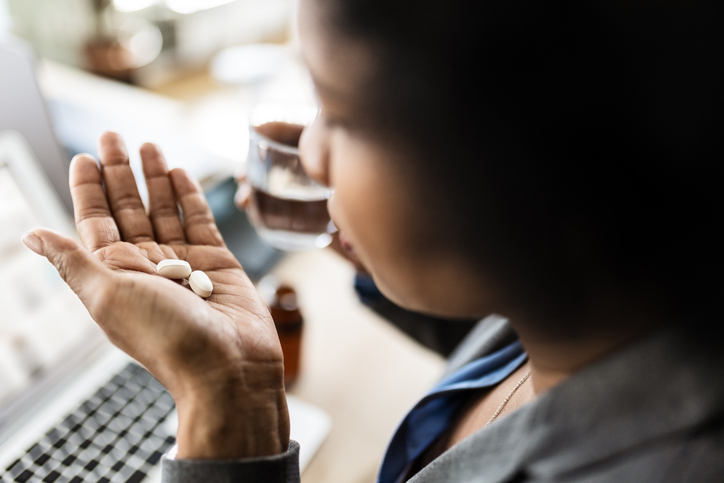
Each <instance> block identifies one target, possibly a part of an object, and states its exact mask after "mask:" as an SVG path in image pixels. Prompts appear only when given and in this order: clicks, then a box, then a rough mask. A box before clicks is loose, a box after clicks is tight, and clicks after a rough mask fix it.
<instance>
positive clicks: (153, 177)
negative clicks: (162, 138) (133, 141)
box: [141, 143, 186, 245]
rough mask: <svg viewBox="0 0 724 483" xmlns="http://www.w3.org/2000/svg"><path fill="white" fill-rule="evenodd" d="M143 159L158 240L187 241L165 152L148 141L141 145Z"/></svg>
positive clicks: (162, 241) (176, 242)
mask: <svg viewBox="0 0 724 483" xmlns="http://www.w3.org/2000/svg"><path fill="white" fill-rule="evenodd" d="M141 162H142V164H143V176H144V177H145V178H146V186H147V187H148V203H149V216H150V217H151V223H152V224H153V230H154V233H155V235H156V241H157V242H158V243H165V244H177V245H180V244H184V243H186V236H185V235H184V229H183V225H182V224H181V217H180V216H179V212H178V206H177V205H176V198H175V197H174V193H173V185H172V184H171V179H170V178H169V177H168V167H167V166H166V160H165V159H164V157H163V153H162V152H161V150H160V149H159V148H158V146H156V145H155V144H151V143H146V144H144V145H143V146H141Z"/></svg>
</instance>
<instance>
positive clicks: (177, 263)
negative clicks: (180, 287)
mask: <svg viewBox="0 0 724 483" xmlns="http://www.w3.org/2000/svg"><path fill="white" fill-rule="evenodd" d="M156 272H158V274H159V275H161V276H162V277H166V278H171V279H174V280H180V279H183V278H186V277H188V276H189V275H191V265H189V263H188V262H185V261H183V260H173V259H169V260H161V261H160V262H159V263H158V265H156Z"/></svg>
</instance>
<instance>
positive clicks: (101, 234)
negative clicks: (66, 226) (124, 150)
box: [70, 154, 121, 252]
mask: <svg viewBox="0 0 724 483" xmlns="http://www.w3.org/2000/svg"><path fill="white" fill-rule="evenodd" d="M70 194H71V196H72V197H73V210H74V212H75V225H76V227H77V229H78V235H79V236H80V240H81V242H82V243H83V245H84V246H85V247H86V248H88V250H90V251H92V252H95V251H97V250H99V249H101V248H105V247H107V246H108V245H110V244H112V243H115V242H118V241H120V240H121V234H120V232H119V231H118V226H117V225H116V221H115V220H114V219H113V215H112V214H111V209H110V207H109V206H108V200H107V199H106V193H105V191H104V190H103V180H102V178H101V172H100V170H99V169H98V164H96V161H95V160H94V159H93V158H92V157H91V156H90V155H86V154H79V155H78V156H76V157H74V158H73V161H71V162H70Z"/></svg>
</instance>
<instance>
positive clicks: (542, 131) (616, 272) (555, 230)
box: [318, 0, 724, 330]
mask: <svg viewBox="0 0 724 483" xmlns="http://www.w3.org/2000/svg"><path fill="white" fill-rule="evenodd" d="M318 1H319V2H323V3H324V4H325V7H326V11H328V12H330V14H329V15H330V16H329V19H328V21H329V26H330V28H331V29H336V31H337V34H341V35H342V36H344V37H346V38H348V39H350V40H353V41H360V42H361V43H362V44H363V45H367V46H369V49H370V51H371V53H372V55H373V58H374V59H375V61H376V65H375V68H374V75H373V76H372V77H371V80H370V81H369V82H368V83H367V85H366V86H365V88H364V89H362V91H361V92H362V95H364V96H365V103H366V106H367V111H368V112H367V113H366V114H367V115H368V116H369V118H370V119H371V120H372V121H373V122H372V123H371V125H375V126H377V129H378V130H379V132H380V133H394V135H395V136H396V139H395V141H396V142H399V143H402V144H404V145H406V146H408V147H409V148H410V149H412V150H413V152H415V153H416V154H417V155H416V156H412V157H411V163H415V166H414V169H412V170H411V171H414V172H419V173H421V176H422V179H424V180H426V181H423V183H422V186H423V188H422V189H424V190H427V191H428V192H429V193H437V194H438V196H435V197H434V199H431V203H430V207H428V208H429V210H430V211H431V212H432V213H433V215H435V214H438V215H439V216H437V218H435V217H433V219H435V220H436V221H437V223H438V226H439V231H440V232H441V233H446V234H449V236H450V237H453V238H455V239H456V242H457V246H459V247H460V249H461V250H465V251H467V252H468V254H469V256H470V257H471V259H473V260H478V262H479V264H480V267H481V269H485V270H489V271H490V272H491V273H493V274H495V276H496V277H497V278H498V282H499V283H502V284H504V285H505V286H506V287H508V288H511V289H512V288H514V289H515V290H517V291H518V293H520V294H521V295H524V296H526V297H528V299H530V300H536V301H537V302H536V303H538V304H539V305H540V306H541V307H543V306H545V307H548V308H550V309H551V310H552V311H555V310H557V309H558V308H561V307H574V306H575V305H576V304H585V297H586V293H587V290H589V289H590V288H591V284H595V283H599V282H600V280H602V279H603V280H606V281H607V282H610V283H612V284H614V285H615V286H617V287H621V288H622V289H623V290H630V291H632V292H635V293H637V294H643V295H645V296H651V299H652V300H655V301H656V302H657V303H662V304H664V305H665V309H666V310H668V311H669V313H670V314H673V315H674V316H675V317H677V318H680V319H681V320H684V321H687V322H690V323H691V324H695V325H696V327H699V328H705V327H706V326H707V324H718V323H719V320H720V319H721V317H722V310H721V307H722V300H724V297H722V295H721V289H722V285H723V284H722V282H721V281H720V273H719V272H720V267H721V263H720V259H721V256H720V255H719V251H718V250H719V246H718V245H719V243H718V242H719V238H718V236H717V235H716V234H715V233H716V232H718V230H716V229H715V227H716V226H717V225H719V224H720V223H721V222H722V188H721V187H722V173H723V171H724V170H723V169H722V164H723V161H724V156H723V155H722V147H721V146H722V144H723V143H724V132H722V125H723V123H722V114H724V111H723V109H722V107H723V105H722V92H723V91H724V79H723V78H722V72H724V69H723V67H724V66H723V65H722V64H723V63H724V49H723V47H724V38H723V37H724V16H723V15H722V11H723V10H724V2H721V1H711V2H704V1H686V2H685V1H666V0H664V1H651V0H648V1H644V0H613V1H610V0H605V1H604V0H594V1H585V2H574V1H542V0H527V1H526V0H523V1H520V0H518V1H516V0H512V1H511V0H473V1H469V0H446V1H440V0H415V1H409V0H318ZM441 203H442V204H444V206H443V208H441V209H439V210H438V211H436V206H440V204H441ZM425 216H427V215H425ZM445 236H448V235H445ZM697 330H700V329H697Z"/></svg>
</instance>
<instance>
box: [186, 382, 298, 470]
mask: <svg viewBox="0 0 724 483" xmlns="http://www.w3.org/2000/svg"><path fill="white" fill-rule="evenodd" d="M273 372H275V373H276V372H279V374H278V376H277V377H271V378H269V379H264V378H260V377H259V374H258V372H257V371H255V372H254V378H253V379H254V380H257V381H258V380H266V381H272V384H262V385H259V386H257V387H252V385H250V382H253V381H249V380H248V379H245V378H244V377H239V376H238V375H232V376H230V377H229V378H228V379H227V380H226V381H224V383H223V384H218V382H217V383H215V384H212V385H210V386H209V385H205V386H204V387H203V388H201V389H195V390H193V391H188V392H186V394H184V395H183V397H180V398H178V399H177V401H176V407H177V411H178V418H179V429H178V434H177V444H178V455H177V458H178V459H241V458H251V457H258V456H269V455H273V454H278V453H282V452H284V451H287V449H288V447H289V413H288V410H287V404H286V394H285V392H284V383H283V371H281V370H274V371H273ZM277 380H278V382H277Z"/></svg>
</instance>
